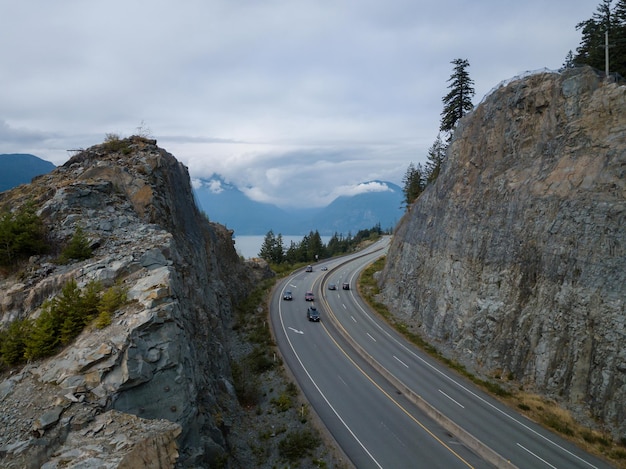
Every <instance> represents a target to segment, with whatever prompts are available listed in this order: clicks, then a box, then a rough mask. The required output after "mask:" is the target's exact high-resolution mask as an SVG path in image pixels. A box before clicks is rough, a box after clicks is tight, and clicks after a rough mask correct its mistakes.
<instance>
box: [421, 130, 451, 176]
mask: <svg viewBox="0 0 626 469" xmlns="http://www.w3.org/2000/svg"><path fill="white" fill-rule="evenodd" d="M447 149H448V146H447V145H446V144H445V143H443V141H442V140H441V135H437V138H436V139H435V142H434V143H433V145H432V146H431V147H430V148H429V149H428V155H427V156H426V158H427V162H426V168H425V170H424V173H425V174H424V177H425V182H426V184H430V183H431V182H433V181H435V180H436V179H437V177H438V176H439V171H441V165H443V160H444V159H445V157H446V150H447Z"/></svg>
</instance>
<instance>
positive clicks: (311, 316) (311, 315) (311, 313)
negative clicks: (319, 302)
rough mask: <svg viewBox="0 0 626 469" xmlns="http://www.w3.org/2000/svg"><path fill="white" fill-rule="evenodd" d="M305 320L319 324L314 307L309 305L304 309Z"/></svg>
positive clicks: (318, 316)
mask: <svg viewBox="0 0 626 469" xmlns="http://www.w3.org/2000/svg"><path fill="white" fill-rule="evenodd" d="M306 318H307V319H308V320H309V321H313V322H319V321H320V313H319V311H318V310H317V308H316V307H315V305H311V306H309V307H308V308H307V309H306Z"/></svg>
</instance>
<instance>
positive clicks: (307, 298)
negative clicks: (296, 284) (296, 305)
mask: <svg viewBox="0 0 626 469" xmlns="http://www.w3.org/2000/svg"><path fill="white" fill-rule="evenodd" d="M304 299H305V301H313V300H315V297H314V296H313V292H312V291H308V292H306V293H305V294H304Z"/></svg>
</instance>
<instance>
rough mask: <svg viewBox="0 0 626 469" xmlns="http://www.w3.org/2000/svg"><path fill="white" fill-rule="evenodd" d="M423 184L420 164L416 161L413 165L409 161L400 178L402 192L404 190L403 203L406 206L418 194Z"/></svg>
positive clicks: (422, 171) (413, 200)
mask: <svg viewBox="0 0 626 469" xmlns="http://www.w3.org/2000/svg"><path fill="white" fill-rule="evenodd" d="M424 186H425V179H424V169H423V168H422V165H421V164H419V163H418V164H417V166H415V165H414V164H413V162H411V163H409V167H408V168H407V170H406V172H405V173H404V177H403V178H402V192H404V203H405V204H406V206H407V207H408V206H410V205H411V204H412V203H413V202H415V200H416V199H417V198H418V197H419V196H420V194H421V193H422V191H423V190H424Z"/></svg>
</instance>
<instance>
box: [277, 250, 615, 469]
mask: <svg viewBox="0 0 626 469" xmlns="http://www.w3.org/2000/svg"><path fill="white" fill-rule="evenodd" d="M388 242H389V239H388V238H385V239H383V240H381V241H379V242H377V243H376V244H374V245H373V246H371V247H370V248H368V249H367V250H365V251H362V252H360V253H357V254H354V255H351V256H346V257H343V258H339V259H333V260H329V261H321V262H319V263H317V264H315V265H313V272H305V271H304V270H302V271H299V272H296V273H294V274H293V275H291V276H289V277H288V278H286V279H285V280H283V281H282V282H281V283H280V284H279V285H278V288H277V289H276V290H275V295H274V298H272V302H271V307H270V316H271V322H272V327H273V329H274V333H275V336H276V342H277V345H278V347H279V349H280V352H281V354H282V356H283V359H284V361H285V363H286V365H287V366H288V367H289V368H290V370H291V371H292V373H293V375H294V376H295V378H296V381H297V382H298V385H299V386H300V388H301V389H302V390H303V392H304V394H305V396H306V397H307V399H308V401H309V402H310V404H311V406H312V407H313V408H314V410H315V411H316V413H317V414H318V415H319V417H320V418H321V420H322V421H323V423H324V424H325V425H326V427H327V429H328V430H329V432H330V434H331V435H332V436H333V437H334V439H335V440H336V441H337V443H338V444H339V446H340V447H341V448H342V449H343V451H344V453H345V454H346V456H347V457H348V458H349V459H350V461H351V462H352V464H354V466H356V467H357V468H369V467H372V468H408V467H411V468H439V467H440V468H456V467H476V468H484V467H519V468H533V469H535V468H544V467H545V468H562V469H570V468H608V467H611V466H610V465H608V464H607V463H605V462H603V461H601V460H599V459H598V458H596V457H594V456H591V455H589V454H587V453H585V452H583V451H582V450H580V449H579V448H577V447H576V446H574V445H572V444H571V443H569V442H567V441H565V440H563V439H562V438H560V437H558V436H556V435H554V434H552V433H550V432H548V431H546V430H545V429H543V428H542V427H540V426H538V425H536V424H534V423H533V422H531V421H529V420H528V419H526V418H525V417H523V416H522V415H520V414H518V413H516V412H515V411H513V410H511V409H509V408H508V407H506V406H504V405H502V404H501V403H500V402H498V401H497V400H494V399H492V398H491V397H489V396H488V395H486V394H485V393H484V392H482V391H481V390H479V389H478V388H476V387H475V386H474V385H473V384H472V383H471V382H469V381H468V380H466V379H465V378H463V377H461V376H459V375H457V374H456V373H454V372H452V371H450V370H448V369H447V368H445V367H443V366H442V365H441V364H440V363H438V362H437V361H435V360H434V359H432V358H431V357H430V356H428V355H426V354H424V353H423V352H421V351H420V350H419V349H417V348H416V347H415V346H413V345H412V344H410V343H408V342H407V341H406V340H404V339H403V338H402V337H401V336H399V335H398V334H397V333H396V332H395V331H394V330H393V329H391V328H390V327H388V326H387V325H386V324H385V323H384V321H382V320H381V319H380V318H379V317H378V316H377V315H376V314H374V313H373V312H371V311H370V310H369V308H368V307H367V306H366V305H365V304H364V303H363V302H362V301H361V299H360V298H359V296H358V294H357V291H356V278H357V277H358V274H359V272H360V271H361V270H363V269H364V268H365V267H367V265H369V264H370V263H372V262H373V261H374V260H375V259H376V258H378V257H380V256H381V255H384V253H385V252H386V248H387V246H388ZM323 268H324V270H322V269H323ZM326 269H327V270H326ZM343 283H347V284H348V285H349V287H350V288H349V289H348V290H344V289H343V288H342V286H343ZM330 284H334V285H336V289H334V290H331V289H329V285H330ZM286 291H291V293H292V295H293V300H291V301H286V300H283V299H282V297H283V295H284V293H285V292H286ZM307 291H312V292H313V294H314V296H315V300H314V301H313V302H310V301H305V293H306V292H307ZM312 303H314V304H315V305H316V307H317V308H318V310H319V311H320V317H321V320H320V322H311V321H308V320H307V317H306V311H307V307H308V306H310V305H311V304H312Z"/></svg>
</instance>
